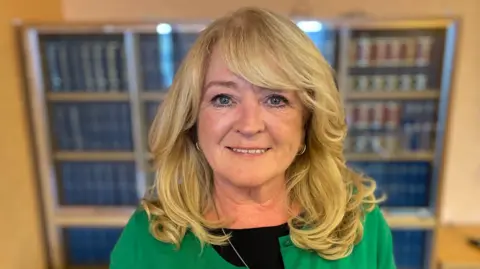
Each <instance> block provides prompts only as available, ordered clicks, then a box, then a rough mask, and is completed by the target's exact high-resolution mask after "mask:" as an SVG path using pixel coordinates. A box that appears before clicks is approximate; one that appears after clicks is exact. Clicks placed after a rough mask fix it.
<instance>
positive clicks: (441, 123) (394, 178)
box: [19, 18, 458, 269]
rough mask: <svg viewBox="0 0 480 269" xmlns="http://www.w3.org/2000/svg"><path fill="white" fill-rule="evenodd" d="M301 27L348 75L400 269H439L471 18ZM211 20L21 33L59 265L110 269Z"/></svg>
mask: <svg viewBox="0 0 480 269" xmlns="http://www.w3.org/2000/svg"><path fill="white" fill-rule="evenodd" d="M294 20H295V21H296V23H297V24H298V26H299V27H300V28H301V29H302V30H303V31H304V32H305V33H306V34H307V35H308V36H309V37H310V38H311V39H312V41H314V42H315V44H316V45H317V46H318V48H319V49H320V50H321V51H322V53H323V54H324V55H325V58H326V59H327V60H328V61H329V63H330V64H331V65H332V67H333V68H334V69H335V70H336V79H337V84H338V86H339V90H340V91H341V93H342V95H343V98H344V99H345V104H346V107H345V109H346V115H347V122H348V126H349V134H348V137H347V141H346V143H345V154H346V156H347V160H348V164H349V165H350V166H351V167H353V168H354V169H358V170H359V171H361V172H363V173H365V174H367V175H369V176H371V177H373V178H375V179H376V180H377V184H378V189H379V194H380V193H386V194H387V195H388V199H387V201H386V202H385V203H383V204H382V210H383V212H384V214H385V216H386V218H387V220H388V222H389V224H390V225H391V227H392V229H393V237H394V247H395V256H396V259H397V264H398V267H399V268H405V269H406V268H409V269H420V268H430V267H432V264H431V260H432V257H433V255H434V249H433V245H434V239H435V232H436V227H437V216H438V211H437V209H438V207H439V200H440V199H439V197H437V196H438V193H439V186H440V183H441V174H442V162H443V158H444V147H443V145H444V143H445V130H446V128H447V123H448V120H447V119H448V107H449V95H450V92H451V89H450V80H451V77H452V75H453V74H452V70H453V66H452V65H453V60H454V59H453V58H454V54H455V42H456V39H457V38H456V32H457V27H458V26H457V21H456V20H454V19H452V18H435V19H375V20H373V19H355V20H347V19H345V20H335V21H325V20H318V19H308V20H307V19H294ZM207 23H208V22H196V21H188V22H187V21H186V22H175V23H172V22H166V21H165V22H158V23H144V22H135V23H121V24H119V23H115V24H113V23H58V24H55V23H49V24H35V23H29V24H24V25H22V26H21V27H19V30H20V32H21V36H22V40H21V46H22V48H23V55H22V60H23V61H24V62H25V71H26V85H27V90H28V96H29V102H30V103H29V105H28V106H29V109H30V112H31V113H30V117H31V123H32V139H33V140H34V145H35V160H36V165H37V168H38V169H37V170H38V180H39V182H40V186H41V194H42V195H41V197H42V201H41V204H42V205H43V212H44V215H45V217H44V219H45V227H46V234H47V240H48V249H49V252H48V253H49V256H50V257H49V258H50V259H49V261H50V263H51V266H52V268H53V269H63V268H107V267H108V261H109V254H110V251H111V249H112V247H113V245H114V244H115V242H116V240H117V238H118V236H119V234H120V232H121V229H122V227H123V225H124V224H125V223H126V221H127V220H128V217H129V216H130V214H131V213H132V212H133V210H134V209H135V207H136V206H137V204H138V201H139V199H140V198H141V197H142V196H143V195H144V193H145V191H146V188H148V186H149V185H150V184H151V182H152V178H153V172H152V171H151V170H150V168H149V165H148V156H149V153H148V148H147V142H146V141H147V132H148V128H149V125H150V123H151V122H152V119H153V117H154V115H155V113H156V110H157V107H158V105H159V104H160V103H161V101H162V98H163V97H164V96H165V94H166V93H167V92H168V87H169V85H170V83H171V82H172V79H173V76H174V74H175V72H176V69H177V68H178V64H179V63H180V61H181V60H182V59H183V56H184V55H185V53H186V51H187V50H188V49H189V47H190V45H191V44H192V42H194V41H195V39H196V37H197V36H198V33H199V32H200V31H201V30H202V29H203V28H204V27H205V25H206V24H207ZM179 105H181V104H179Z"/></svg>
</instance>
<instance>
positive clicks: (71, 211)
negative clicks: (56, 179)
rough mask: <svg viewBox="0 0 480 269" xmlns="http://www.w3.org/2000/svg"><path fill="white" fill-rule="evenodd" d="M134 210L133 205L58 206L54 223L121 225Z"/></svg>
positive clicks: (64, 224) (79, 225) (69, 224)
mask: <svg viewBox="0 0 480 269" xmlns="http://www.w3.org/2000/svg"><path fill="white" fill-rule="evenodd" d="M134 211H135V208H134V207H113V206H112V207H93V206H92V207H87V206H85V207H60V208H59V209H58V210H57V211H56V213H55V223H56V224H57V225H59V226H62V227H69V226H75V227H82V226H90V227H105V226H109V227H123V226H124V225H125V224H126V223H127V221H128V219H129V218H130V216H131V215H132V214H133V212H134Z"/></svg>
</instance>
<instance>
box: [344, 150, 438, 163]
mask: <svg viewBox="0 0 480 269" xmlns="http://www.w3.org/2000/svg"><path fill="white" fill-rule="evenodd" d="M433 156H434V155H433V153H431V152H412V153H388V154H383V153H346V154H345V158H346V159H347V160H348V161H413V162H415V161H432V160H433Z"/></svg>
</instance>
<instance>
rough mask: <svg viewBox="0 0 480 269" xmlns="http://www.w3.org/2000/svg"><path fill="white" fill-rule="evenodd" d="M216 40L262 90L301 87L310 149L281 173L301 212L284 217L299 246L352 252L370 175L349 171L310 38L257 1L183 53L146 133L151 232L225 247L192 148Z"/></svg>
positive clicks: (341, 120)
mask: <svg viewBox="0 0 480 269" xmlns="http://www.w3.org/2000/svg"><path fill="white" fill-rule="evenodd" d="M213 46H218V47H219V48H220V51H221V52H222V53H223V56H224V60H225V62H226V64H227V66H228V67H229V69H230V70H231V72H233V73H235V74H237V75H239V76H241V77H243V78H245V79H247V80H248V81H250V82H251V83H253V84H255V85H257V86H260V87H265V88H271V89H280V90H294V91H297V92H298V95H299V96H300V99H301V100H302V102H303V104H304V106H305V108H306V109H307V110H308V113H309V115H308V118H307V122H306V125H305V136H306V139H305V143H306V146H307V149H306V152H305V153H304V154H303V155H301V156H298V158H296V159H295V161H294V162H293V163H292V164H291V166H290V167H289V168H288V169H287V171H286V178H287V182H286V184H287V190H288V196H289V202H290V204H291V205H293V204H297V205H300V206H301V209H302V214H300V215H295V216H292V217H291V219H290V220H289V221H288V224H289V226H290V236H291V239H292V241H293V242H294V244H295V245H296V246H298V247H300V248H303V249H308V250H313V251H316V252H317V253H318V254H319V255H320V256H322V257H324V258H325V259H332V260H333V259H339V258H342V257H344V256H347V255H349V254H350V253H351V251H352V248H353V246H354V245H355V244H356V243H357V242H359V240H360V239H361V237H362V236H363V225H362V220H363V218H364V216H365V214H366V213H367V212H368V211H371V210H372V209H373V208H374V207H375V204H376V203H377V201H378V200H377V199H376V198H375V196H374V190H375V187H376V185H375V182H374V181H373V180H371V179H369V178H366V177H364V176H363V175H361V174H358V173H356V172H355V171H353V170H351V169H349V168H348V167H347V165H346V161H345V159H344V156H343V142H344V139H345V136H346V132H347V126H346V123H345V115H344V110H343V109H344V108H343V104H342V100H341V97H340V94H339V92H338V90H337V88H336V85H335V81H334V75H333V71H332V69H331V68H330V66H329V64H328V63H327V61H326V60H325V59H324V57H323V56H322V55H321V53H320V52H319V50H318V49H317V48H316V47H315V45H314V44H313V42H312V41H311V40H310V39H309V38H308V37H307V36H306V35H305V33H304V32H303V31H302V30H300V29H299V28H298V27H297V26H296V24H295V23H294V22H292V21H291V20H290V19H288V18H285V17H282V16H280V15H278V14H275V13H273V12H270V11H268V10H265V9H261V8H242V9H239V10H237V11H235V12H232V13H230V14H229V15H228V16H224V17H221V18H219V19H217V20H215V21H214V22H212V23H211V24H210V25H209V26H208V27H207V28H206V29H204V30H203V31H202V32H201V34H200V36H199V38H198V39H197V40H196V42H195V43H194V44H193V46H192V48H191V50H190V51H189V52H188V54H187V55H186V58H185V59H184V61H183V63H182V65H181V66H180V68H179V70H178V71H177V73H176V76H175V78H174V81H173V84H172V85H171V88H170V89H169V92H168V94H167V96H166V98H165V99H164V101H163V102H162V105H161V107H160V109H159V111H158V114H157V115H156V118H155V120H154V122H153V125H152V128H151V130H150V133H149V142H150V148H151V153H152V155H153V165H154V168H155V172H156V178H155V182H154V184H153V186H152V189H151V191H152V193H151V195H150V196H151V197H146V198H145V199H144V200H143V201H142V205H143V208H144V209H145V210H146V212H147V214H148V216H149V219H150V231H151V233H152V235H153V236H154V237H155V238H157V239H158V240H160V241H163V242H168V243H173V244H175V245H177V246H179V245H180V244H181V242H182V239H183V238H184V236H185V234H186V233H187V232H188V231H191V232H192V233H193V234H194V235H195V236H196V237H197V238H198V239H199V240H200V242H202V246H203V245H204V244H225V242H226V237H225V236H216V235H213V234H212V233H210V232H209V229H211V228H218V227H219V226H220V225H221V223H212V222H209V221H207V220H206V219H205V217H204V213H205V212H206V211H207V210H210V209H211V208H212V200H213V199H212V190H213V175H212V170H211V168H210V166H209V164H208V162H207V161H206V159H205V157H204V156H203V154H202V153H201V152H200V151H198V150H197V149H196V147H195V142H196V121H197V115H198V113H199V104H200V102H201V97H202V88H203V86H204V78H205V74H206V70H207V67H208V62H209V57H210V53H211V52H212V48H213Z"/></svg>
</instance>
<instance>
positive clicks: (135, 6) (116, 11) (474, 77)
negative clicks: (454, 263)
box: [63, 0, 480, 224]
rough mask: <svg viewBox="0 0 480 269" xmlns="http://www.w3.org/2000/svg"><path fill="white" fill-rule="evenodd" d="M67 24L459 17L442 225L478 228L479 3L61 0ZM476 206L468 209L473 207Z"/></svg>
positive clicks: (446, 0) (442, 0)
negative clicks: (244, 16)
mask: <svg viewBox="0 0 480 269" xmlns="http://www.w3.org/2000/svg"><path fill="white" fill-rule="evenodd" d="M63 1H64V16H65V18H66V19H69V20H100V21H103V20H155V19H162V18H180V19H183V18H212V17H215V16H218V15H221V14H223V13H224V12H227V11H229V10H231V9H234V8H237V7H240V6H242V5H258V6H263V7H268V8H271V9H273V10H276V11H278V12H282V13H287V12H289V10H290V9H291V8H292V6H293V5H294V2H296V3H306V4H307V5H308V4H310V5H311V9H310V10H312V14H313V15H314V16H318V17H324V18H330V17H334V16H337V15H338V14H342V13H345V12H351V11H366V12H368V13H370V14H371V15H373V16H382V17H388V16H396V17H398V16H400V17H404V16H438V15H458V16H461V18H462V19H463V23H462V29H461V38H460V42H459V46H458V55H457V64H456V66H455V69H454V71H455V75H456V76H455V81H454V85H453V88H454V93H453V95H452V102H453V104H452V108H453V111H452V113H451V114H450V121H451V124H450V129H449V132H448V144H447V147H446V150H447V153H448V155H447V158H446V165H445V167H444V168H445V170H444V185H443V187H444V191H443V208H442V220H443V221H444V222H454V223H463V224H467V223H480V208H479V207H478V197H480V144H479V142H480V106H479V105H478V104H479V102H480V83H479V82H478V81H479V79H478V77H479V76H480V64H479V63H480V30H479V28H478V27H479V26H480V1H479V0H421V1H419V0H403V1H396V2H395V1H386V0H362V1H357V0H334V1H313V0H311V1H310V2H309V1H308V0H296V1H291V0H290V1H278V0H242V1H222V0H203V1H192V0H174V1H170V0H102V1H97V0H63ZM475 203H476V204H477V206H472V205H474V204H475Z"/></svg>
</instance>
